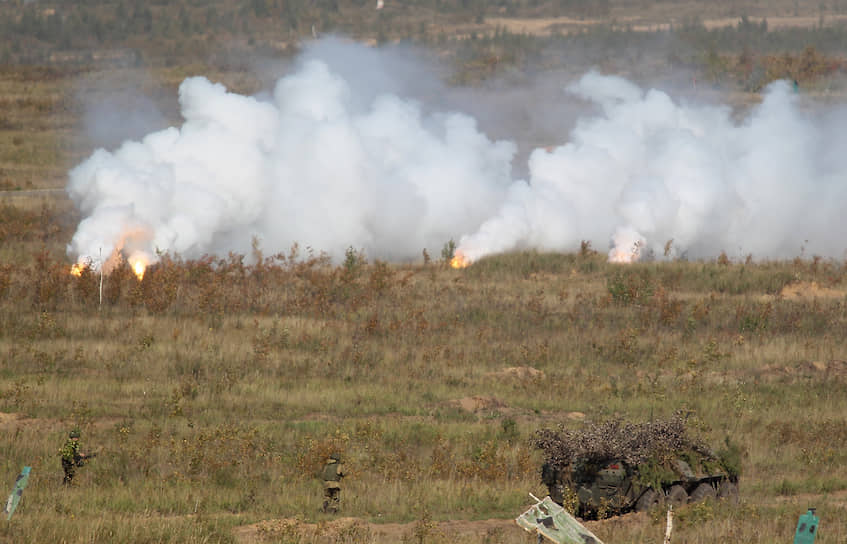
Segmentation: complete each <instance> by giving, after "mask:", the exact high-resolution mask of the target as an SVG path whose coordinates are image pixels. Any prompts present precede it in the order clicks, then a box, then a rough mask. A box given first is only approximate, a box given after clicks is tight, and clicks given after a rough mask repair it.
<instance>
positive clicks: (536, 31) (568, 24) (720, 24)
mask: <svg viewBox="0 0 847 544" xmlns="http://www.w3.org/2000/svg"><path fill="white" fill-rule="evenodd" d="M650 19H651V18H650V17H647V18H642V17H635V16H631V17H617V18H615V21H616V26H618V27H621V28H623V27H624V26H627V25H628V28H629V29H631V30H633V31H635V32H655V31H657V30H669V29H670V27H671V24H674V25H680V24H681V23H682V20H677V21H674V22H673V23H672V22H669V21H668V20H667V19H664V20H661V21H660V20H656V21H652V20H650ZM763 19H767V24H768V29H770V30H775V29H781V28H813V27H816V26H817V25H818V24H820V17H819V16H813V15H808V16H790V17H789V16H783V17H753V16H751V17H748V21H749V22H750V23H752V24H756V25H758V24H761V22H762V20H763ZM701 20H702V22H703V26H705V27H706V28H708V29H715V28H724V27H728V26H735V25H737V24H738V23H739V22H740V21H741V17H721V18H713V19H706V18H701ZM845 21H847V15H827V16H825V17H824V24H825V25H826V26H833V25H837V24H842V23H844V22H845ZM608 23H609V21H608V20H601V19H574V18H572V17H538V18H526V19H523V18H518V17H487V18H486V19H485V24H484V27H485V28H486V29H494V28H503V29H505V30H507V31H509V32H511V33H513V34H529V35H533V36H549V35H551V34H554V33H561V34H567V33H568V32H575V31H577V32H578V31H581V30H582V29H584V28H587V27H591V26H596V25H601V24H608Z"/></svg>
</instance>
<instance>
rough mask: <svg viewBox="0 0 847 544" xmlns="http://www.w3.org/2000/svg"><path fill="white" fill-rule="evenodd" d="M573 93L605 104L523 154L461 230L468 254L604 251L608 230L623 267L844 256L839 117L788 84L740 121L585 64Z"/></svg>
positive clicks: (846, 192)
mask: <svg viewBox="0 0 847 544" xmlns="http://www.w3.org/2000/svg"><path fill="white" fill-rule="evenodd" d="M569 90H570V91H571V93H573V94H574V95H576V96H578V97H581V98H584V99H587V100H590V101H593V102H595V103H596V104H597V105H599V107H600V110H601V113H600V114H599V115H595V116H592V117H584V118H583V119H582V120H581V121H579V122H578V123H577V125H576V127H575V128H574V129H573V130H572V132H571V133H570V137H569V138H568V141H567V143H564V144H563V145H561V146H560V147H557V148H555V149H552V150H550V151H547V150H544V149H536V150H535V151H534V152H533V153H532V155H531V156H530V159H529V170H530V180H529V182H528V183H526V182H523V181H518V182H516V183H515V184H514V185H513V186H512V187H511V189H510V192H509V197H508V199H507V201H506V202H505V203H504V204H503V206H502V208H501V209H500V210H499V211H498V213H497V214H496V215H495V216H493V217H492V218H491V219H489V220H488V221H486V222H485V223H484V224H483V225H482V227H481V228H480V229H479V230H478V231H477V232H476V233H473V234H469V235H466V236H464V237H462V238H461V240H460V243H459V252H460V253H461V254H462V255H463V257H464V258H465V259H468V260H470V261H471V262H472V261H474V260H477V259H478V258H480V257H482V256H484V255H488V254H491V253H500V252H504V251H511V250H515V249H521V248H541V249H545V250H556V251H573V250H576V249H579V247H580V244H581V242H582V241H589V242H591V243H592V245H593V246H594V247H602V246H604V245H605V244H606V243H608V241H609V240H610V237H611V238H612V242H613V244H614V247H613V248H612V250H611V251H610V253H609V257H610V260H613V261H618V262H621V261H627V262H628V261H631V260H637V259H638V258H639V257H643V256H644V255H654V256H657V257H659V258H662V257H664V256H666V255H667V256H669V257H674V256H678V255H679V254H680V253H683V252H684V254H685V255H686V256H688V257H691V258H708V257H715V256H717V255H718V254H719V253H720V252H722V251H725V252H726V253H727V254H728V255H730V256H732V257H736V258H741V257H743V256H745V255H752V256H753V257H754V258H755V259H780V258H791V257H796V256H798V255H800V254H801V253H804V252H805V253H806V254H807V255H812V254H814V255H820V256H823V257H833V258H843V257H844V251H845V249H847V240H845V239H844V237H843V235H842V233H841V228H840V226H841V224H842V223H843V219H842V217H843V216H844V212H845V208H847V173H845V172H847V168H845V167H847V157H845V156H844V155H843V153H842V154H840V155H839V152H838V150H839V149H842V148H843V145H844V144H843V142H844V139H843V126H841V127H838V126H836V124H835V123H833V124H832V126H829V127H825V126H824V123H821V122H820V121H815V118H814V116H813V115H812V114H811V113H810V112H809V111H808V109H803V108H801V107H800V101H801V98H800V97H799V96H798V95H797V94H795V93H794V91H793V90H792V88H791V87H790V86H789V85H788V84H787V83H785V82H776V83H774V84H772V85H771V86H770V87H769V88H768V89H767V90H766V91H765V95H764V99H763V101H762V103H761V104H759V105H758V106H757V107H755V108H753V109H752V110H751V112H750V114H749V116H748V117H747V118H745V119H743V120H742V121H740V122H737V121H734V120H733V117H732V112H731V110H730V108H728V107H714V106H691V105H682V104H678V103H675V102H674V101H673V100H672V99H671V97H670V96H669V95H668V94H666V93H664V92H661V91H658V90H649V91H646V92H645V91H643V90H642V89H640V88H639V87H637V86H635V85H633V84H632V83H630V82H628V81H625V80H623V79H621V78H619V77H615V76H603V75H599V74H597V73H593V72H592V73H588V74H586V75H585V76H583V77H582V78H581V79H580V80H579V81H578V82H577V83H576V84H574V85H572V86H571V87H570V88H569ZM841 119H842V120H843V116H842V117H841Z"/></svg>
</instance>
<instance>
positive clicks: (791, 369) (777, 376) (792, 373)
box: [753, 359, 847, 383]
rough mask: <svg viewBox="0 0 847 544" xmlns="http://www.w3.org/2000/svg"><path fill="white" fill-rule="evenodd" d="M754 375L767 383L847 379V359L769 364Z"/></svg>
mask: <svg viewBox="0 0 847 544" xmlns="http://www.w3.org/2000/svg"><path fill="white" fill-rule="evenodd" d="M753 377H754V378H755V379H756V380H757V381H760V382H765V383H772V382H777V383H793V382H796V381H798V380H809V379H814V380H837V381H839V382H842V381H847V361H842V360H838V359H834V360H831V361H800V362H799V363H797V364H796V365H791V366H775V365H769V366H765V367H763V368H761V369H758V370H757V371H755V372H754V374H753Z"/></svg>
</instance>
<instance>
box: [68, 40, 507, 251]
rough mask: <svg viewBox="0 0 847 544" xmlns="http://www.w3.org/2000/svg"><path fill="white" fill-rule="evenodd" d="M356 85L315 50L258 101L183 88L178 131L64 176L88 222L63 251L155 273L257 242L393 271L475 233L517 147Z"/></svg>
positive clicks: (365, 82)
mask: <svg viewBox="0 0 847 544" xmlns="http://www.w3.org/2000/svg"><path fill="white" fill-rule="evenodd" d="M335 45H336V48H338V47H341V45H340V44H338V43H336V44H335ZM343 51H348V52H349V51H353V53H354V54H353V55H352V57H355V56H360V57H363V58H364V59H365V60H366V61H368V62H371V63H373V61H374V58H375V57H374V55H375V53H373V52H371V53H369V52H368V51H366V50H365V48H364V47H362V46H353V45H350V44H345V45H344V46H343ZM361 64H367V62H364V63H362V62H360V65H361ZM365 76H366V74H361V73H354V75H353V76H351V77H350V78H349V79H344V78H343V77H341V76H340V75H339V73H338V72H334V71H332V70H330V68H329V65H328V63H326V62H323V61H321V60H320V59H318V58H315V54H314V52H310V53H308V54H307V55H305V57H304V58H303V60H302V62H301V63H300V64H299V65H298V67H297V68H296V69H295V70H294V71H293V72H292V73H291V74H289V75H287V76H285V77H283V78H281V79H280V80H279V81H278V82H277V84H276V86H275V88H274V90H273V94H272V96H271V97H269V99H268V100H260V99H257V98H254V97H246V96H241V95H237V94H233V93H229V92H227V90H226V89H225V88H224V87H223V86H222V85H220V84H214V83H211V82H209V81H208V80H206V79H205V78H190V79H187V80H186V81H184V82H183V83H182V85H181V86H180V90H179V101H180V106H181V112H182V115H183V117H184V118H185V122H184V123H183V125H182V126H181V127H179V128H175V127H172V128H168V129H166V130H162V131H159V132H155V133H152V134H149V135H148V136H146V137H144V138H143V139H142V140H141V141H129V142H125V143H124V144H123V145H121V146H120V147H119V148H118V149H117V150H115V151H114V152H109V151H106V150H103V149H100V150H98V151H96V152H95V153H94V154H93V155H92V156H91V157H90V158H89V159H87V160H86V161H85V162H83V163H82V164H80V165H79V166H77V167H76V168H74V169H73V170H72V171H71V173H70V181H69V185H68V191H69V193H70V195H71V197H72V198H73V200H74V201H75V202H76V203H77V205H78V206H79V208H80V210H81V211H82V212H83V214H84V215H85V219H84V220H83V221H82V222H81V223H80V225H79V227H78V229H77V232H76V234H75V235H74V237H73V239H72V241H71V243H70V245H69V252H70V253H72V254H73V255H75V256H78V257H80V258H82V259H85V258H90V257H92V256H96V255H98V254H99V251H100V250H101V248H102V252H103V255H104V256H105V255H111V254H112V252H113V251H120V252H121V253H123V254H124V256H125V257H128V258H130V259H132V256H133V255H136V256H138V258H141V259H142V260H145V261H147V262H150V261H151V260H154V259H155V255H156V253H157V252H170V253H175V254H179V255H181V256H184V257H187V258H192V257H198V256H201V255H203V254H222V255H226V254H227V253H228V252H230V251H234V252H237V253H242V254H247V255H249V254H250V251H251V246H252V243H253V240H254V239H258V242H259V244H260V246H261V248H262V249H263V250H264V251H265V253H274V252H280V251H282V252H284V251H287V250H288V249H289V248H290V247H292V245H293V244H295V243H297V244H299V245H300V246H301V247H311V248H313V250H314V251H316V252H326V253H328V254H329V255H331V256H332V257H334V258H336V259H338V258H341V257H343V256H344V253H345V251H346V249H347V248H349V247H353V248H354V249H356V250H358V249H364V250H365V252H366V253H367V254H368V255H369V256H370V257H378V258H383V259H392V260H401V259H414V258H419V257H420V255H421V251H422V249H423V248H430V250H432V249H433V248H440V247H441V246H442V245H443V244H444V243H445V242H446V241H448V240H449V239H451V238H452V237H457V236H458V235H459V234H461V233H462V232H472V231H473V230H475V229H476V228H478V226H479V225H480V224H481V223H482V221H484V220H485V219H487V218H488V217H489V216H490V215H491V213H492V212H493V210H496V209H497V207H499V205H500V204H501V203H502V199H503V196H504V194H505V189H506V187H508V185H509V184H510V183H511V182H512V180H511V170H510V169H511V161H512V157H513V155H514V153H515V146H514V144H513V143H511V142H507V141H497V142H495V141H491V140H490V139H489V138H488V137H487V136H486V135H485V134H483V133H482V132H481V131H480V130H479V129H478V128H477V125H476V122H475V120H474V119H473V118H471V117H469V116H467V115H463V114H461V113H450V112H446V113H433V114H427V113H424V112H423V110H422V107H421V106H420V104H419V103H417V102H415V101H411V100H406V99H404V98H402V97H400V96H398V95H396V94H391V93H390V92H387V91H386V92H380V91H379V89H378V87H379V86H382V87H383V88H385V89H389V88H391V85H389V84H388V73H387V72H385V73H384V75H383V77H381V78H377V80H378V81H383V80H384V83H383V84H381V85H379V86H375V84H374V80H371V79H369V78H367V77H365Z"/></svg>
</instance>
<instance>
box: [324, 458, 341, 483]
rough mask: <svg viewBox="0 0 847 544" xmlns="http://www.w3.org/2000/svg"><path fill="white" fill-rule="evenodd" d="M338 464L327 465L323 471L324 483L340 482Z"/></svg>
mask: <svg viewBox="0 0 847 544" xmlns="http://www.w3.org/2000/svg"><path fill="white" fill-rule="evenodd" d="M338 468H339V464H338V463H337V462H336V463H327V464H326V465H324V469H323V480H324V481H325V482H337V481H339V480H341V475H340V474H339V473H338Z"/></svg>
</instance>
